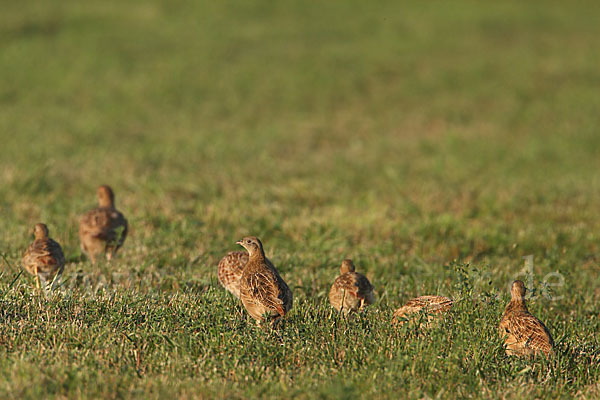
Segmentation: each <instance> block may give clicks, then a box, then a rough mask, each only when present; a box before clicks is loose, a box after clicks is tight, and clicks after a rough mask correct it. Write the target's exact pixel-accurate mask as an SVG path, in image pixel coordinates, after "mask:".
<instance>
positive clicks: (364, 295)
mask: <svg viewBox="0 0 600 400" xmlns="http://www.w3.org/2000/svg"><path fill="white" fill-rule="evenodd" d="M374 302H375V293H374V292H373V285H371V282H369V280H368V279H367V277H366V276H364V275H362V274H359V273H358V272H355V267H354V263H353V262H352V260H350V259H346V260H344V261H343V262H342V266H341V267H340V275H339V276H338V277H337V278H336V279H335V281H334V282H333V285H331V289H330V290H329V303H331V305H332V306H333V308H335V309H336V310H338V311H343V312H345V313H350V312H357V311H359V310H362V309H364V308H365V307H366V306H368V305H369V304H373V303H374Z"/></svg>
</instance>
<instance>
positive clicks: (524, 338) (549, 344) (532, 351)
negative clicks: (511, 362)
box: [499, 281, 554, 356]
mask: <svg viewBox="0 0 600 400" xmlns="http://www.w3.org/2000/svg"><path fill="white" fill-rule="evenodd" d="M525 290H526V289H525V284H524V283H523V282H522V281H514V282H513V283H512V286H511V289H510V295H511V300H510V302H509V303H508V305H507V306H506V308H505V309H504V314H503V315H502V319H501V320H500V327H499V333H500V337H501V338H503V339H504V347H505V348H506V354H507V355H509V356H510V355H518V356H536V355H538V354H540V353H543V354H545V355H546V356H549V355H551V354H553V353H554V350H553V347H554V340H553V339H552V335H550V332H549V331H548V328H546V326H545V325H544V324H543V323H542V321H540V320H539V319H537V318H536V317H534V316H533V315H531V313H530V312H529V310H528V309H527V305H526V304H525Z"/></svg>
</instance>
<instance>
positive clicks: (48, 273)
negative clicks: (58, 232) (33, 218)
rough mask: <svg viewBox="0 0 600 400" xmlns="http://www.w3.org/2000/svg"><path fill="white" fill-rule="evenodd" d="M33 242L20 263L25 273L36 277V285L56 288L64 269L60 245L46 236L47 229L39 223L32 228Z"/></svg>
mask: <svg viewBox="0 0 600 400" xmlns="http://www.w3.org/2000/svg"><path fill="white" fill-rule="evenodd" d="M34 235H35V240H34V241H33V243H31V244H30V245H29V247H28V248H27V250H26V251H25V254H23V258H22V260H21V263H22V265H23V268H25V270H26V271H27V272H29V273H30V274H32V275H35V276H36V280H37V285H38V286H40V281H41V284H42V286H44V288H46V286H47V285H48V284H49V283H52V289H54V288H55V287H56V285H57V284H58V282H59V280H60V276H61V275H62V273H63V270H64V269H65V256H64V254H63V251H62V248H61V247H60V244H58V243H57V242H55V241H54V240H52V239H51V238H50V237H49V236H48V227H47V226H46V225H45V224H42V223H39V224H36V225H35V228H34Z"/></svg>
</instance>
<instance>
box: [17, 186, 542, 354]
mask: <svg viewBox="0 0 600 400" xmlns="http://www.w3.org/2000/svg"><path fill="white" fill-rule="evenodd" d="M97 195H98V207H97V208H94V209H92V210H90V211H88V212H87V213H85V214H84V215H82V216H81V218H80V220H79V238H80V242H81V250H82V251H83V253H84V254H86V255H87V257H88V258H89V259H90V260H91V261H92V263H96V261H97V260H98V257H99V256H101V255H102V254H105V255H106V258H107V260H109V261H110V260H111V259H112V258H113V257H114V256H115V255H116V253H117V251H118V250H119V248H120V247H121V246H122V245H123V243H124V241H125V238H126V237H127V228H128V225H127V220H126V219H125V217H124V216H123V214H122V213H121V212H119V211H118V210H117V209H116V208H115V202H114V201H115V196H114V192H113V191H112V189H111V188H110V186H107V185H102V186H100V187H99V188H98V192H97ZM34 236H35V240H34V242H33V243H32V244H31V245H30V246H29V247H28V248H27V250H26V251H25V254H24V255H23V258H22V265H23V268H24V269H25V270H27V271H28V272H29V273H31V274H32V275H34V276H35V277H36V279H37V285H38V287H40V286H43V287H44V288H45V289H50V290H52V289H54V288H56V286H57V284H58V282H59V279H60V276H61V274H62V273H63V270H64V266H65V257H64V254H63V251H62V248H61V246H60V244H58V243H57V242H56V241H54V240H53V239H51V238H50V237H49V233H48V227H47V226H46V225H45V224H43V223H38V224H36V225H35V228H34ZM237 244H239V245H241V246H242V247H244V249H245V250H246V251H232V252H229V253H228V254H227V255H226V256H225V257H223V258H222V259H221V261H220V262H219V265H218V270H217V277H218V280H219V283H220V284H221V285H222V286H223V287H225V289H227V290H228V291H229V292H231V293H232V294H233V295H234V296H235V297H237V298H239V299H240V301H241V303H242V305H243V307H244V308H245V309H246V311H247V312H248V314H250V316H251V317H252V318H254V319H255V320H256V321H257V323H258V324H259V325H260V324H262V323H264V322H267V323H270V324H271V325H272V326H277V325H278V324H279V322H280V321H281V320H282V318H284V317H285V316H286V314H287V313H288V312H289V311H290V309H291V308H292V304H293V294H292V291H291V290H290V288H289V286H288V285H287V284H286V283H285V281H284V280H283V278H282V277H281V275H280V274H279V272H278V271H277V269H276V268H275V266H274V265H273V263H272V262H271V261H270V260H269V259H268V258H267V257H266V256H265V251H264V249H263V245H262V242H261V241H260V239H258V238H257V237H255V236H248V237H244V238H243V239H241V240H239V241H237ZM525 291H526V289H525V285H524V284H523V282H521V281H514V282H513V284H512V288H511V300H510V302H509V303H508V305H507V306H506V309H505V310H504V314H503V315H502V319H501V321H500V326H499V333H500V337H501V338H503V340H504V346H505V348H506V353H507V354H509V355H522V356H536V355H539V354H544V355H546V356H549V355H551V354H552V353H553V352H554V350H553V347H554V341H553V339H552V335H551V334H550V332H549V331H548V329H547V328H546V326H545V325H544V324H543V323H542V322H541V321H540V320H539V319H537V318H536V317H534V316H533V315H532V314H531V313H530V312H529V311H528V309H527V305H526V302H525ZM329 302H330V303H331V305H332V306H333V308H334V309H335V310H337V311H338V312H340V313H342V314H345V315H348V314H350V313H357V312H360V311H362V310H364V309H365V307H367V306H369V305H370V304H373V303H374V302H375V292H374V288H373V285H371V282H369V280H368V279H367V277H366V276H364V275H363V274H360V273H358V272H356V268H355V266H354V263H353V262H352V260H350V259H345V260H343V262H342V265H341V267H340V275H339V276H338V277H337V278H336V279H335V280H334V282H333V284H332V286H331V289H330V291H329ZM453 304H454V301H453V300H452V299H450V298H448V297H444V296H419V297H416V298H414V299H411V300H409V301H408V302H407V303H406V304H405V305H403V306H402V307H400V308H399V309H397V310H396V311H395V312H394V315H393V323H394V325H401V324H404V323H407V322H412V323H415V322H419V324H420V327H421V328H426V327H428V326H429V325H430V324H431V323H432V322H433V321H434V320H435V319H436V318H438V317H440V316H442V315H443V314H444V313H445V312H447V311H449V310H450V309H451V308H452V306H453Z"/></svg>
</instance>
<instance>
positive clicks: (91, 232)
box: [21, 185, 127, 289]
mask: <svg viewBox="0 0 600 400" xmlns="http://www.w3.org/2000/svg"><path fill="white" fill-rule="evenodd" d="M97 195H98V207H96V208H94V209H92V210H90V211H88V212H86V213H85V214H83V215H82V216H81V218H80V219H79V240H80V242H81V250H82V251H83V253H84V254H85V255H86V256H87V257H88V258H89V259H90V260H91V261H92V263H96V261H97V260H98V257H99V256H101V255H102V254H103V253H104V254H105V255H106V258H107V259H108V260H109V261H110V260H111V259H112V258H113V257H114V256H115V254H116V253H117V251H118V250H119V248H120V247H121V246H123V242H125V238H126V237H127V220H126V219H125V217H124V216H123V214H122V213H121V212H119V211H118V210H117V209H116V208H115V195H114V192H113V191H112V189H111V188H110V186H108V185H102V186H100V187H99V188H98V192H97ZM33 234H34V237H35V239H34V241H33V243H31V244H30V245H29V247H28V248H27V250H26V251H25V254H24V255H23V258H22V259H21V263H22V265H23V268H24V269H25V270H26V271H27V272H29V273H30V274H32V275H34V276H35V277H36V282H37V286H38V287H40V286H42V287H43V288H44V289H55V288H56V286H57V284H58V282H59V280H60V277H61V275H62V273H63V271H64V269H65V256H64V253H63V250H62V247H61V246H60V244H58V243H57V242H56V241H55V240H54V239H52V238H50V236H49V231H48V227H47V226H46V224H44V223H38V224H36V225H35V227H34V229H33Z"/></svg>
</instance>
